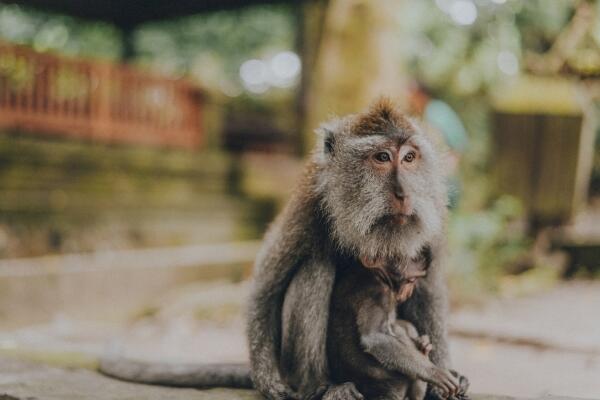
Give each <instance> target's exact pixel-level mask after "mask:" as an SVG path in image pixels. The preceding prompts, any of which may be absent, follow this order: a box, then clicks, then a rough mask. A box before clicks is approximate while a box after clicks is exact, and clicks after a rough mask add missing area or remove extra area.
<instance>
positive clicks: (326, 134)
mask: <svg viewBox="0 0 600 400" xmlns="http://www.w3.org/2000/svg"><path fill="white" fill-rule="evenodd" d="M316 132H317V135H318V138H319V141H320V142H321V143H322V152H323V153H322V154H323V155H325V156H331V155H332V154H333V151H334V148H335V137H334V133H333V129H331V128H330V127H329V126H323V125H321V126H320V127H319V128H318V129H317V130H316Z"/></svg>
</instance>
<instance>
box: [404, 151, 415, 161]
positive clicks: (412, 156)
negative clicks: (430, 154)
mask: <svg viewBox="0 0 600 400" xmlns="http://www.w3.org/2000/svg"><path fill="white" fill-rule="evenodd" d="M415 158H417V155H416V154H415V152H414V151H409V152H408V153H406V155H405V156H404V158H403V159H402V161H406V162H407V163H411V162H413V161H415Z"/></svg>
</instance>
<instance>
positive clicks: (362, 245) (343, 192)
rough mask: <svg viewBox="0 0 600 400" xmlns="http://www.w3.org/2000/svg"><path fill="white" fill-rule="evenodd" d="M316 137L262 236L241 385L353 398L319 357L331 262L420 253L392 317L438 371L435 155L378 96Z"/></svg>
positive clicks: (200, 375)
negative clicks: (414, 275) (420, 267)
mask: <svg viewBox="0 0 600 400" xmlns="http://www.w3.org/2000/svg"><path fill="white" fill-rule="evenodd" d="M318 133H319V134H320V140H319V142H318V145H317V149H316V150H315V152H314V153H313V155H312V158H311V160H310V161H309V162H308V164H307V166H306V170H305V173H304V175H303V178H302V181H301V183H300V185H299V186H298V188H297V189H296V191H295V193H294V194H293V195H292V197H291V199H290V201H289V202H288V204H287V205H286V207H285V209H284V210H283V211H282V213H281V214H280V215H279V217H278V218H277V219H276V221H275V222H274V224H273V226H272V227H271V228H270V230H269V232H268V234H267V235H266V237H265V240H264V245H263V247H262V249H261V251H260V253H259V255H258V257H257V260H256V265H255V272H254V273H255V276H254V288H253V291H252V295H251V298H250V301H249V304H248V321H247V324H248V325H247V336H248V344H249V350H250V371H251V375H252V382H253V384H254V387H256V389H258V390H259V391H260V392H261V393H262V394H264V395H265V396H266V397H267V398H268V399H271V400H275V399H311V398H319V397H322V398H323V400H336V399H340V400H342V399H343V400H350V399H362V398H363V396H362V395H361V394H360V393H359V392H358V390H357V389H356V387H355V386H354V385H353V384H352V383H351V382H347V383H343V384H332V383H331V381H330V376H331V374H330V371H329V367H328V363H327V351H326V342H327V335H328V332H327V327H328V318H329V308H330V298H331V295H332V291H333V286H334V281H335V277H336V269H337V268H338V266H339V265H340V263H343V262H344V261H345V260H347V259H371V260H391V259H396V258H407V259H411V258H415V257H417V255H418V254H419V252H420V251H421V250H422V249H423V248H425V247H427V248H428V249H430V257H431V261H430V267H429V269H428V274H427V277H425V278H423V279H422V282H421V284H420V285H419V286H418V287H417V288H416V289H415V292H414V293H413V294H412V296H411V297H410V298H409V299H408V300H407V301H406V302H404V303H403V304H402V305H401V306H400V307H399V310H398V318H399V319H402V320H407V321H409V322H411V323H412V324H413V325H414V326H415V327H416V329H417V331H418V332H420V333H421V334H426V335H428V336H429V337H430V339H431V344H432V345H433V350H432V351H431V353H430V354H429V357H430V359H431V361H432V362H433V363H434V364H435V365H437V366H438V367H441V368H444V369H446V368H448V367H449V360H448V347H447V338H446V315H447V309H446V308H447V307H446V291H445V284H444V282H443V271H442V265H441V262H442V259H443V257H444V253H443V249H444V224H445V218H446V201H447V195H446V189H445V184H444V176H443V173H442V168H443V165H442V163H441V160H440V156H439V155H438V154H437V153H436V152H435V151H434V148H433V146H432V144H431V143H430V141H429V140H428V138H427V137H426V136H425V134H423V133H421V132H420V131H419V130H418V129H417V128H416V127H415V126H414V125H413V124H412V123H411V122H410V121H409V120H408V119H406V118H405V117H403V116H402V115H401V114H400V113H399V112H398V111H397V110H396V109H395V107H394V106H393V105H392V103H391V102H390V101H388V100H385V99H383V100H380V101H378V102H377V103H375V104H374V105H373V106H372V107H371V108H370V109H369V110H368V111H367V112H365V113H362V114H357V115H350V116H346V117H343V118H340V119H336V120H334V121H331V122H329V123H326V124H324V125H323V126H322V127H321V128H320V129H319V130H318ZM340 273H341V272H340ZM100 369H101V371H103V372H104V373H106V374H108V375H111V376H115V377H118V378H122V379H127V380H134V381H139V382H146V383H156V384H170V385H177V386H196V387H202V386H220V385H222V386H230V385H231V386H236V387H243V386H250V380H249V376H248V369H247V367H246V368H244V367H243V366H211V365H203V366H189V367H186V366H175V367H170V368H168V367H167V366H161V367H159V366H152V365H150V366H148V365H145V364H141V363H133V362H128V361H125V360H122V359H118V358H117V359H114V358H107V359H105V360H103V361H102V362H101V366H100ZM460 378H461V380H462V382H466V379H465V378H463V377H460ZM465 386H466V385H465V384H462V385H461V387H465ZM431 394H432V395H434V394H435V392H431ZM433 397H436V396H433ZM438 397H439V396H438Z"/></svg>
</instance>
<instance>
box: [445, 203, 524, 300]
mask: <svg viewBox="0 0 600 400" xmlns="http://www.w3.org/2000/svg"><path fill="white" fill-rule="evenodd" d="M522 215H523V211H522V209H521V206H520V204H519V202H518V201H517V200H516V199H514V198H512V197H509V196H503V197H501V198H499V199H497V200H496V201H495V202H494V203H493V205H492V206H491V207H490V208H489V209H487V210H485V211H479V212H464V211H463V212H461V211H458V212H456V213H454V214H453V215H452V216H451V218H450V223H449V238H450V239H449V241H450V243H449V247H450V249H453V251H452V252H451V254H450V262H449V264H450V272H451V275H450V280H451V284H452V286H453V287H454V288H455V289H457V290H455V292H456V293H470V292H473V291H481V292H489V291H497V290H498V289H499V279H498V278H499V277H500V276H502V275H505V274H506V273H507V272H509V271H508V268H510V267H511V266H513V265H514V264H515V263H517V262H520V261H522V260H523V259H524V258H525V257H526V255H527V254H528V251H529V249H530V246H531V241H530V239H529V238H528V237H527V236H526V232H525V231H524V227H523V225H522V224H520V223H519V221H520V220H521V217H522ZM475 297H476V296H475Z"/></svg>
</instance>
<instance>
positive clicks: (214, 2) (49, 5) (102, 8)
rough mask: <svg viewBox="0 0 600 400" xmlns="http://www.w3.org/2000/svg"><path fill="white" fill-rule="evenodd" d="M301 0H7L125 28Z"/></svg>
mask: <svg viewBox="0 0 600 400" xmlns="http://www.w3.org/2000/svg"><path fill="white" fill-rule="evenodd" d="M300 2H301V1H300V0H288V1H286V0H5V1H3V3H5V4H7V3H12V4H19V5H23V6H27V7H31V8H34V9H38V10H41V11H46V12H53V13H58V14H66V15H70V16H73V17H77V18H82V19H87V20H96V21H105V22H109V23H111V24H114V25H116V26H118V27H119V28H122V29H124V30H128V29H132V28H133V27H135V26H137V25H140V24H142V23H145V22H150V21H159V20H165V19H171V18H177V17H183V16H186V15H193V14H200V13H204V12H210V11H218V10H228V9H236V8H242V7H246V6H251V5H257V4H277V3H286V4H294V3H300Z"/></svg>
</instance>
